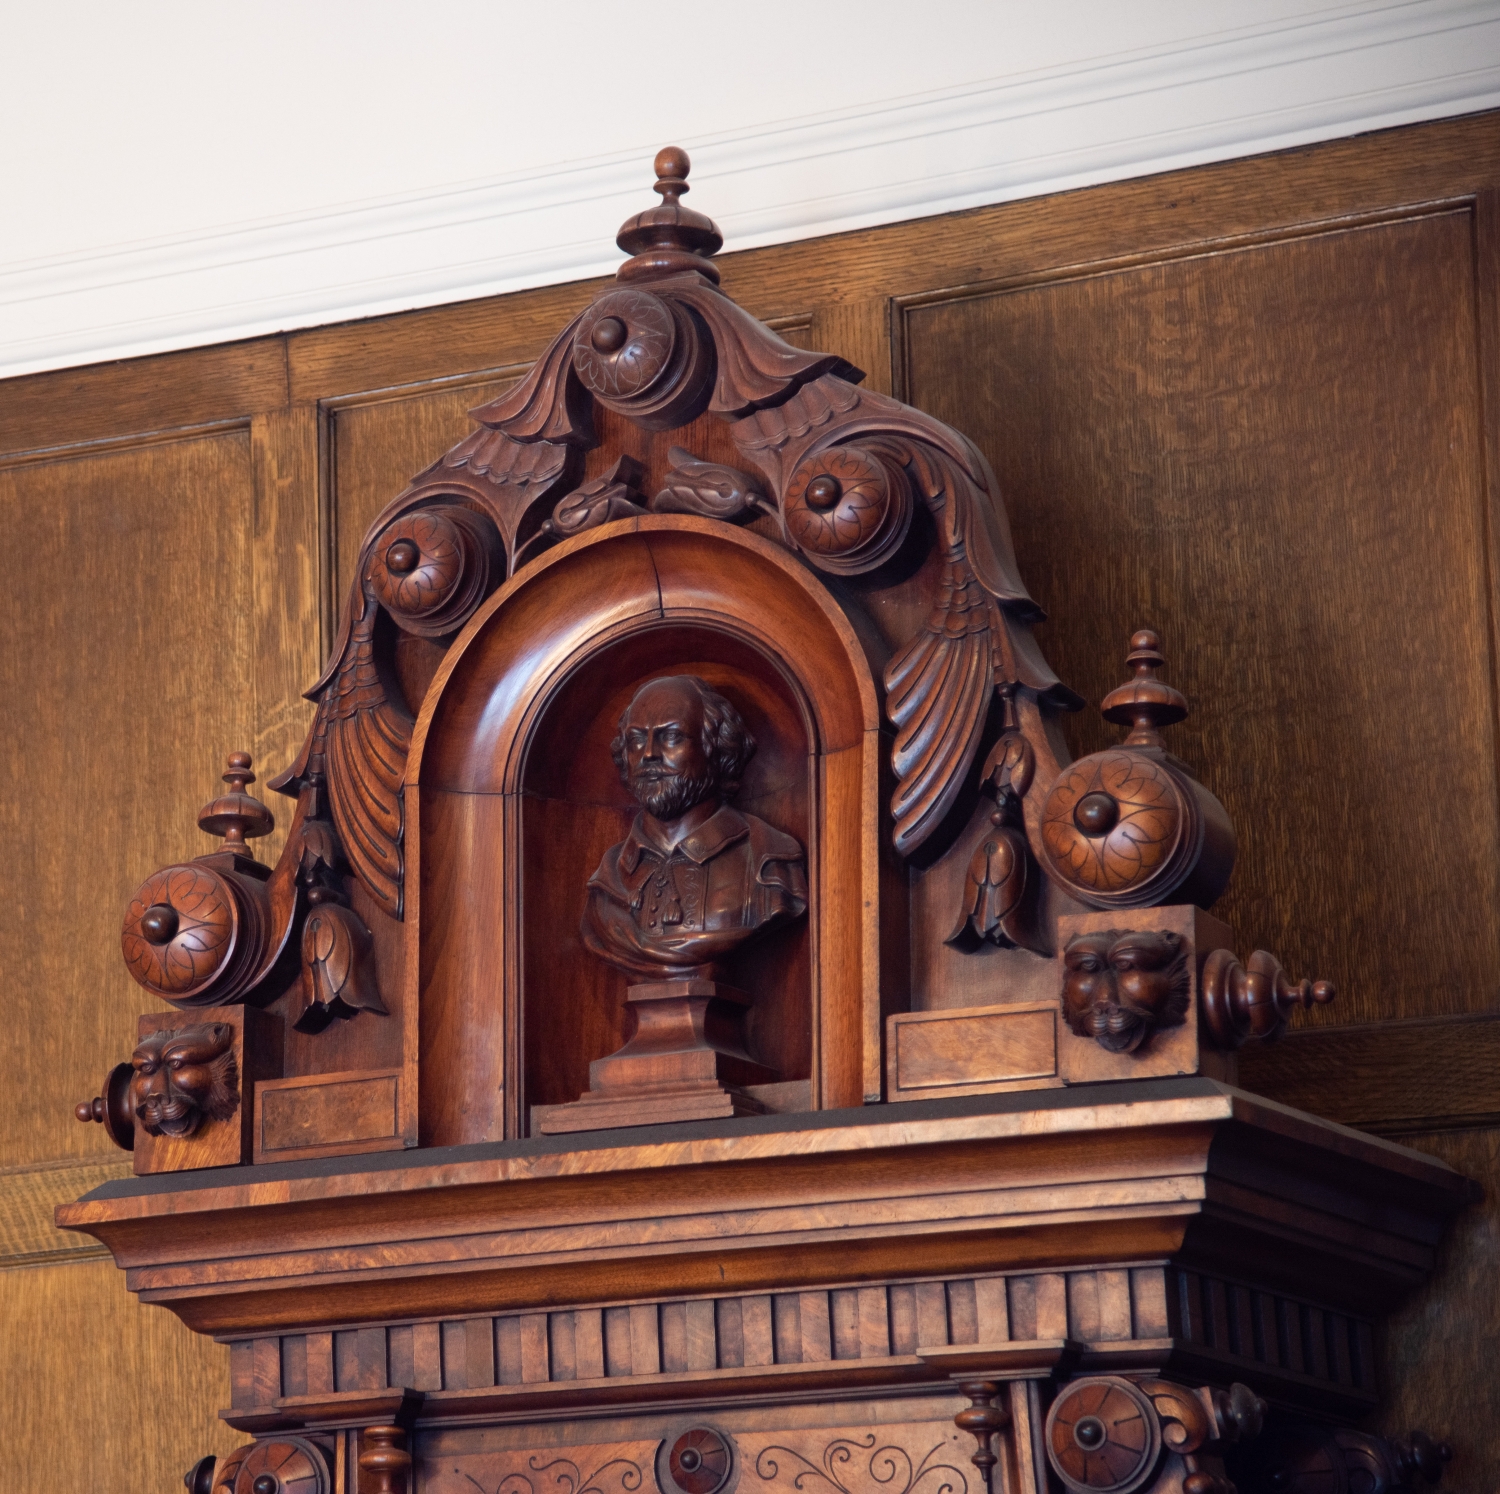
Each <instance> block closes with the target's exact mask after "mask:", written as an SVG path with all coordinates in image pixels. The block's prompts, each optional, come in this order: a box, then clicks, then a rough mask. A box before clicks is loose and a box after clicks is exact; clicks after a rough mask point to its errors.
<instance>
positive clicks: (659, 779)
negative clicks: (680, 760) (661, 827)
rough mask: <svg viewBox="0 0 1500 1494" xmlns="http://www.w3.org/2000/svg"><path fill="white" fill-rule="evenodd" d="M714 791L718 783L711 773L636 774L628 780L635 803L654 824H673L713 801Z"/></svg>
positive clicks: (715, 792) (717, 788) (716, 789)
mask: <svg viewBox="0 0 1500 1494" xmlns="http://www.w3.org/2000/svg"><path fill="white" fill-rule="evenodd" d="M718 790H719V783H718V779H717V778H716V777H715V776H714V774H713V773H712V772H705V773H701V774H697V773H670V774H654V773H637V774H635V775H634V776H633V777H632V778H631V780H630V792H631V793H632V794H634V795H635V800H636V803H637V804H639V805H640V806H641V808H642V809H644V810H645V811H646V813H647V814H649V815H652V816H654V817H655V818H656V819H658V820H675V819H677V818H678V817H679V816H681V815H685V814H686V813H687V812H688V810H690V809H694V808H696V807H697V806H698V805H699V804H701V803H703V801H704V800H705V799H711V798H713V797H714V796H715V795H716V794H717V793H718Z"/></svg>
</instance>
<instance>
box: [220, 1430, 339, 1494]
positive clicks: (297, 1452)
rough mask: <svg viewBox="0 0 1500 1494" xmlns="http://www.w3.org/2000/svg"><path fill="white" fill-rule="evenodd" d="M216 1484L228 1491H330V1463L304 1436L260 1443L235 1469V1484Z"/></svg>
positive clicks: (274, 1493) (297, 1493) (251, 1493)
mask: <svg viewBox="0 0 1500 1494" xmlns="http://www.w3.org/2000/svg"><path fill="white" fill-rule="evenodd" d="M222 1478H223V1472H222V1467H221V1473H220V1479H221V1483H220V1484H217V1485H215V1489H214V1494H219V1491H220V1489H222V1490H223V1491H224V1494H231V1491H232V1494H329V1490H330V1488H331V1487H332V1483H331V1480H330V1479H329V1477H328V1463H327V1461H326V1459H325V1458H324V1456H323V1454H322V1453H321V1452H320V1451H319V1450H318V1448H317V1447H316V1446H315V1445H314V1444H313V1443H311V1442H307V1441H304V1440H303V1439H302V1438H301V1437H285V1438H278V1439H276V1440H275V1441H268V1442H257V1443H256V1444H255V1446H254V1447H252V1448H251V1449H250V1451H249V1452H248V1453H247V1454H246V1455H245V1457H244V1460H243V1461H242V1462H241V1463H240V1464H239V1467H238V1468H237V1469H236V1470H235V1472H234V1482H233V1484H227V1483H223V1482H222Z"/></svg>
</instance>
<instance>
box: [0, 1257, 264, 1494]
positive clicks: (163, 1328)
mask: <svg viewBox="0 0 1500 1494" xmlns="http://www.w3.org/2000/svg"><path fill="white" fill-rule="evenodd" d="M121 1285H122V1283H121V1281H120V1273H119V1272H118V1271H117V1270H116V1269H115V1268H114V1266H113V1265H112V1264H111V1263H110V1262H109V1261H107V1260H88V1261H82V1262H78V1263H75V1264H68V1265H46V1266H32V1267H29V1268H27V1269H23V1270H10V1271H0V1322H3V1323H4V1325H5V1329H4V1340H5V1346H6V1365H5V1371H4V1375H5V1414H4V1425H5V1436H6V1440H7V1442H8V1443H9V1445H10V1447H11V1449H12V1452H11V1460H10V1461H11V1473H10V1475H9V1482H10V1484H11V1486H12V1487H13V1488H14V1489H16V1490H18V1491H22V1490H24V1491H25V1494H42V1491H44V1490H47V1489H57V1488H68V1489H78V1490H84V1489H90V1490H92V1489H106V1488H114V1489H132V1490H134V1489H140V1490H143V1491H156V1490H173V1489H176V1488H178V1487H180V1486H181V1479H182V1475H183V1472H184V1470H186V1469H187V1468H188V1467H190V1466H191V1465H192V1464H193V1463H195V1462H197V1461H198V1459H199V1458H201V1457H203V1455H204V1454H205V1453H210V1452H212V1453H217V1454H219V1455H220V1456H223V1455H224V1454H226V1453H229V1452H231V1451H233V1449H234V1448H236V1447H238V1446H240V1445H241V1444H242V1443H243V1442H244V1440H245V1439H244V1437H243V1436H242V1435H241V1434H240V1433H239V1432H236V1431H234V1430H232V1429H231V1428H229V1427H227V1426H225V1425H224V1423H223V1422H221V1421H220V1420H219V1418H218V1414H217V1413H218V1411H219V1409H220V1408H221V1407H224V1406H227V1405H228V1404H229V1395H230V1389H229V1355H228V1352H227V1351H226V1350H225V1349H223V1348H222V1347H220V1346H219V1345H218V1344H215V1343H214V1342H213V1341H212V1340H210V1339H207V1338H203V1337H200V1336H199V1335H198V1334H196V1333H191V1332H189V1331H188V1329H186V1328H184V1327H183V1326H182V1324H181V1323H179V1322H178V1321H177V1319H176V1318H174V1317H173V1316H172V1315H171V1314H170V1313H165V1312H160V1311H158V1310H157V1309H155V1308H151V1307H142V1306H141V1305H139V1304H138V1303H137V1302H136V1300H135V1299H134V1298H133V1297H132V1296H130V1294H129V1293H128V1292H125V1291H122V1290H121ZM101 1353H102V1354H104V1355H105V1356H107V1360H108V1365H109V1369H108V1372H107V1373H98V1374H89V1373H88V1372H87V1370H86V1368H85V1367H86V1366H87V1365H88V1364H89V1362H90V1361H91V1360H92V1359H93V1358H94V1356H96V1355H98V1354H101ZM167 1408H170V1409H169V1410H168V1409H167Z"/></svg>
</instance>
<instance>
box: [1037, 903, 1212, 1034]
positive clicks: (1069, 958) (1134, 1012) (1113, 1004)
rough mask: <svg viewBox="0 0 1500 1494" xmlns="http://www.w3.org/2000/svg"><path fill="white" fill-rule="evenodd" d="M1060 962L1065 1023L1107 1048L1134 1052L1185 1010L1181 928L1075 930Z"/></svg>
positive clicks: (1178, 1022) (1186, 992)
mask: <svg viewBox="0 0 1500 1494" xmlns="http://www.w3.org/2000/svg"><path fill="white" fill-rule="evenodd" d="M1063 964H1064V966H1065V967H1066V969H1067V972H1068V973H1067V975H1066V977H1065V978H1064V980H1063V1014H1064V1015H1065V1016H1066V1018H1067V1021H1068V1026H1069V1027H1071V1028H1072V1029H1073V1031H1074V1032H1076V1033H1077V1034H1078V1035H1079V1037H1091V1038H1093V1039H1094V1040H1095V1041H1096V1042H1097V1043H1098V1044H1099V1046H1100V1047H1101V1048H1106V1049H1108V1050H1109V1051H1110V1052H1111V1053H1133V1052H1134V1051H1135V1050H1136V1049H1137V1048H1139V1047H1140V1046H1141V1045H1142V1044H1143V1043H1144V1042H1145V1041H1146V1039H1147V1038H1149V1037H1150V1036H1151V1034H1152V1033H1153V1032H1154V1031H1155V1030H1156V1029H1157V1028H1158V1027H1177V1026H1179V1025H1181V1023H1182V1021H1183V1019H1184V1018H1185V1017H1186V1015H1187V1007H1188V997H1189V995H1190V986H1189V981H1188V970H1187V953H1186V951H1185V950H1184V948H1183V943H1182V937H1181V935H1179V934H1170V933H1122V932H1121V931H1120V930H1118V929H1110V930H1108V931H1106V932H1104V933H1098V934H1079V935H1077V936H1076V937H1075V938H1074V939H1072V940H1070V941H1069V943H1068V947H1067V949H1066V950H1065V951H1064V952H1063Z"/></svg>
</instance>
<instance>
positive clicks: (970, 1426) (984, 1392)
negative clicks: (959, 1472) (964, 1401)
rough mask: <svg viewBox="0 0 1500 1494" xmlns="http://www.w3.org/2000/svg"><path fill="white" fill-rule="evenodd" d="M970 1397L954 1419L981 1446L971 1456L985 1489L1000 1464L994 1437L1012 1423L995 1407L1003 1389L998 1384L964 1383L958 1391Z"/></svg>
mask: <svg viewBox="0 0 1500 1494" xmlns="http://www.w3.org/2000/svg"><path fill="white" fill-rule="evenodd" d="M958 1388H959V1389H960V1390H961V1391H963V1393H964V1394H965V1395H966V1396H968V1398H969V1401H970V1404H969V1405H967V1406H965V1407H964V1409H963V1410H962V1411H960V1412H959V1413H958V1415H957V1416H955V1417H954V1418H953V1422H954V1425H955V1426H957V1427H958V1429H959V1430H960V1431H961V1432H967V1433H969V1435H970V1436H971V1437H973V1439H974V1440H975V1442H977V1443H978V1444H979V1446H978V1447H977V1448H976V1449H975V1450H974V1452H972V1453H971V1454H970V1455H969V1459H970V1461H971V1462H972V1463H973V1464H974V1466H975V1467H976V1468H977V1469H978V1470H979V1472H980V1475H981V1477H982V1478H983V1479H984V1483H985V1487H986V1488H988V1487H989V1484H990V1473H991V1470H992V1469H993V1468H994V1466H995V1463H996V1461H997V1459H996V1457H995V1450H994V1437H995V1433H996V1432H999V1431H1003V1430H1004V1428H1005V1427H1006V1426H1007V1425H1008V1424H1009V1422H1010V1413H1009V1412H1008V1411H1005V1410H1002V1409H1001V1408H1000V1407H999V1406H997V1405H996V1404H995V1397H996V1396H998V1395H999V1394H1000V1385H999V1383H998V1382H997V1381H995V1380H965V1381H964V1382H963V1383H962V1384H961V1385H960V1386H959V1387H958Z"/></svg>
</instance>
